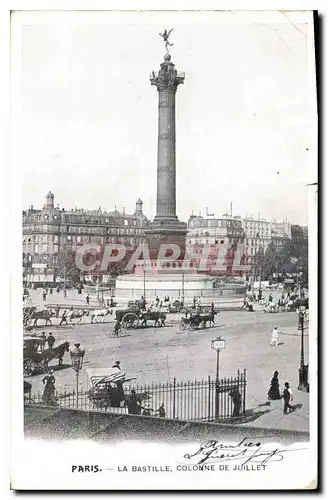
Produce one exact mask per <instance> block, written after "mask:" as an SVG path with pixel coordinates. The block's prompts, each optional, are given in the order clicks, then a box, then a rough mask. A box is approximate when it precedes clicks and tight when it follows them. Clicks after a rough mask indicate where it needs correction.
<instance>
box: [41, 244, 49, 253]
mask: <svg viewBox="0 0 328 500" xmlns="http://www.w3.org/2000/svg"><path fill="white" fill-rule="evenodd" d="M42 252H43V253H47V252H48V245H47V243H43V244H42Z"/></svg>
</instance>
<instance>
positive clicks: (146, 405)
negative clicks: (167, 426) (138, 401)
mask: <svg viewBox="0 0 328 500" xmlns="http://www.w3.org/2000/svg"><path fill="white" fill-rule="evenodd" d="M142 409H143V412H142V414H143V415H144V416H145V417H150V416H151V414H152V412H154V410H153V408H152V407H151V405H150V403H149V401H146V402H145V403H144V405H143V407H142Z"/></svg>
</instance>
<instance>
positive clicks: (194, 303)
mask: <svg viewBox="0 0 328 500" xmlns="http://www.w3.org/2000/svg"><path fill="white" fill-rule="evenodd" d="M192 301H193V305H194V309H196V297H194V298H193V299H192Z"/></svg>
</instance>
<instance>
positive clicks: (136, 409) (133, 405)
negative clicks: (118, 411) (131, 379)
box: [126, 389, 141, 415]
mask: <svg viewBox="0 0 328 500" xmlns="http://www.w3.org/2000/svg"><path fill="white" fill-rule="evenodd" d="M126 404H127V407H128V413H130V415H140V414H141V406H140V398H139V397H138V396H137V394H136V391H135V390H134V389H132V391H131V396H130V398H129V399H127V401H126Z"/></svg>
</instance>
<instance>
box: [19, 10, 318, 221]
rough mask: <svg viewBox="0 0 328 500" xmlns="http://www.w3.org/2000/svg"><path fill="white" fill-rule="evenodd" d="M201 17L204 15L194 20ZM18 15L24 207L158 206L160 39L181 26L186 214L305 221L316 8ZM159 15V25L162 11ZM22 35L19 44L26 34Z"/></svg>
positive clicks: (181, 201)
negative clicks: (257, 12)
mask: <svg viewBox="0 0 328 500" xmlns="http://www.w3.org/2000/svg"><path fill="white" fill-rule="evenodd" d="M192 14H193V13H192ZM192 14H190V15H187V13H180V14H179V13H174V15H173V14H171V15H170V14H169V13H167V14H166V15H164V14H161V15H160V14H158V15H151V14H147V13H131V14H128V13H126V14H125V15H121V16H118V15H114V14H113V13H103V14H101V16H100V15H99V13H98V15H97V14H95V13H93V14H91V13H90V14H88V13H78V12H75V13H74V14H72V13H66V14H65V13H62V14H61V15H60V16H59V15H55V14H51V13H44V14H43V15H38V13H29V14H27V13H21V14H20V13H17V14H15V16H16V18H15V16H14V23H13V36H14V42H15V43H14V44H13V56H12V57H13V58H14V64H13V67H14V68H15V71H14V72H13V73H12V80H13V85H14V86H15V92H14V93H13V98H12V99H13V100H14V102H13V107H12V109H13V149H14V151H15V152H14V155H13V156H14V163H13V164H14V168H17V173H18V175H19V176H21V178H22V195H23V196H22V205H23V207H24V208H27V207H28V206H30V205H33V206H34V207H36V208H37V207H41V206H42V205H43V203H44V202H45V194H46V193H47V192H48V191H49V190H51V191H52V192H53V193H54V194H55V203H59V205H60V207H64V208H66V209H70V208H75V207H78V208H85V209H97V208H98V207H99V206H101V207H102V208H103V209H106V210H113V209H114V207H115V206H116V207H117V208H118V209H119V210H122V209H123V207H125V209H126V211H127V212H129V213H131V212H132V211H134V208H135V201H136V200H137V198H139V197H140V198H141V199H142V200H143V202H144V212H145V214H146V215H147V216H149V217H150V218H153V217H154V215H155V209H156V168H157V165H156V162H157V100H158V96H157V90H156V88H155V87H154V86H151V85H150V81H149V75H150V73H151V71H152V70H155V71H156V70H158V69H159V66H160V63H161V62H162V61H163V56H164V52H165V51H164V44H163V40H162V38H161V37H160V36H159V32H162V31H163V30H164V29H165V28H168V29H170V28H174V31H173V33H172V35H171V38H172V42H173V43H174V46H173V47H172V49H171V54H172V61H173V62H174V63H175V65H176V69H177V70H178V71H184V72H185V82H184V84H183V85H180V86H179V88H178V91H177V96H176V152H177V153H176V154H177V156H176V172H177V215H178V216H179V218H180V219H181V220H186V219H187V218H188V217H189V215H190V214H191V213H192V211H193V213H194V214H199V213H202V215H204V214H205V213H206V207H208V211H209V212H210V213H215V216H217V217H220V216H221V215H222V214H223V213H225V212H227V211H229V210H230V206H231V203H232V207H233V214H234V215H246V214H247V215H253V216H257V215H258V214H260V215H261V216H262V217H265V218H267V219H270V220H271V219H275V220H277V221H278V220H282V219H286V218H288V220H289V221H291V222H294V223H299V224H306V223H307V221H308V191H307V187H306V184H307V183H310V182H314V181H316V180H317V172H316V114H315V98H316V94H315V92H316V90H315V76H314V71H313V65H312V64H311V57H313V47H312V45H311V41H312V36H313V35H312V33H311V28H312V26H311V24H310V25H307V24H305V22H304V20H306V19H309V18H305V17H304V16H305V14H301V15H300V16H299V17H297V16H296V15H294V17H293V15H292V14H291V13H290V14H289V15H288V16H286V15H285V14H284V13H272V14H270V12H267V13H265V12H264V13H262V15H261V16H260V18H256V19H255V21H254V20H253V19H251V17H250V16H249V15H244V14H243V13H241V12H239V13H238V12H237V13H234V14H233V15H231V14H230V15H228V14H226V13H224V12H222V13H217V14H214V13H212V14H211V15H210V16H209V15H207V16H205V15H204V16H202V15H201V14H198V15H192ZM159 16H160V17H159ZM15 37H16V38H15Z"/></svg>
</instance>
